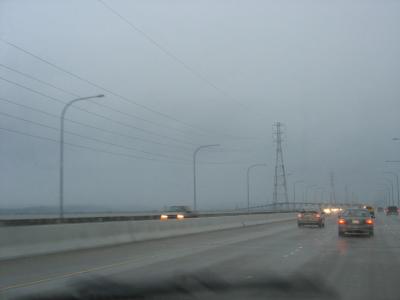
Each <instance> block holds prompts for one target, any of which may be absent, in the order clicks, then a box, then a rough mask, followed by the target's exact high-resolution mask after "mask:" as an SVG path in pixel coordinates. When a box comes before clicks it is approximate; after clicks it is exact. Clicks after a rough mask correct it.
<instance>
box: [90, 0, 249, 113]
mask: <svg viewBox="0 0 400 300" xmlns="http://www.w3.org/2000/svg"><path fill="white" fill-rule="evenodd" d="M97 1H98V2H99V3H101V4H102V5H103V6H104V7H105V8H106V9H107V10H109V11H110V12H111V13H112V14H114V15H115V16H117V17H118V18H119V19H121V20H122V21H123V22H124V23H125V24H127V25H128V26H129V27H130V28H132V29H133V30H134V31H135V32H136V33H139V34H140V35H141V36H142V37H144V38H145V39H146V40H147V41H148V42H150V43H151V44H152V45H153V46H155V47H156V48H158V49H159V50H160V51H161V52H163V53H164V54H165V55H167V56H168V57H169V58H171V59H172V60H173V61H175V62H176V63H178V64H180V65H181V66H182V67H183V68H184V69H186V70H187V71H188V72H190V73H191V74H192V75H194V76H195V77H196V78H197V79H199V80H201V81H202V82H204V83H206V84H207V85H208V86H210V87H212V88H213V89H214V90H216V91H217V92H218V93H220V94H221V95H223V96H224V97H225V98H226V99H228V100H229V101H231V102H234V103H236V104H238V105H240V106H241V107H245V108H249V106H248V105H245V104H244V103H242V102H240V101H238V100H236V99H235V98H233V97H232V96H231V95H230V94H229V93H227V92H226V91H224V90H223V89H221V88H220V87H219V86H218V85H216V84H215V83H214V82H212V81H211V80H209V79H208V78H207V77H205V76H204V75H203V74H201V73H200V72H198V71H197V70H196V69H194V68H193V67H192V66H190V65H189V64H187V63H186V62H185V61H184V60H183V59H181V58H179V57H178V56H177V55H176V54H174V53H173V52H172V51H171V50H168V49H167V48H166V47H164V46H163V45H161V43H160V42H158V41H156V40H155V39H154V38H153V37H152V36H150V35H149V34H147V33H146V32H144V31H143V30H142V29H140V28H139V27H138V26H136V25H135V24H133V23H132V22H131V21H129V20H128V19H127V18H125V17H124V16H123V15H122V14H121V13H120V12H118V11H117V10H116V9H115V8H113V7H111V6H110V5H108V4H107V3H106V2H104V1H103V0H97Z"/></svg>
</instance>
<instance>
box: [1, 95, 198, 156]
mask: <svg viewBox="0 0 400 300" xmlns="http://www.w3.org/2000/svg"><path fill="white" fill-rule="evenodd" d="M0 101H3V102H6V103H9V104H12V105H15V106H19V107H22V108H24V109H28V110H30V111H34V112H37V113H40V114H43V115H46V116H49V117H52V118H55V119H57V120H59V119H60V116H59V115H56V114H52V113H49V112H47V111H44V110H41V109H38V108H34V107H32V106H28V105H25V104H21V103H18V102H15V101H12V100H10V99H8V98H2V97H0ZM65 121H67V122H69V123H73V124H77V125H79V126H83V127H87V128H90V129H94V130H97V131H100V132H102V133H108V134H111V135H115V136H120V137H123V138H127V139H130V140H134V141H142V142H145V143H149V144H156V145H160V146H164V147H171V148H174V149H181V150H186V151H193V148H191V147H185V146H178V145H172V144H166V143H162V142H158V141H154V140H150V139H146V138H142V137H138V136H132V135H127V134H123V133H119V132H116V131H114V130H109V129H105V128H100V127H97V126H93V125H90V124H87V123H84V122H80V121H75V120H71V119H68V118H65Z"/></svg>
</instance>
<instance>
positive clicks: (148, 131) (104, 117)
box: [0, 76, 197, 146]
mask: <svg viewBox="0 0 400 300" xmlns="http://www.w3.org/2000/svg"><path fill="white" fill-rule="evenodd" d="M0 80H3V81H5V82H8V83H10V84H12V85H15V86H17V87H19V88H22V89H25V90H27V91H30V92H32V93H35V94H37V95H40V96H42V97H45V98H47V99H50V100H52V101H55V102H58V103H60V104H62V105H65V104H66V103H65V102H64V101H62V100H61V99H58V98H56V97H53V96H50V95H47V94H45V93H42V92H40V91H37V90H35V89H32V88H30V87H27V86H25V85H22V84H20V83H17V82H15V81H12V80H9V79H7V78H4V77H1V76H0ZM73 108H74V109H76V110H80V111H82V112H85V113H87V114H90V115H93V116H95V117H98V118H101V119H103V120H107V121H109V122H112V123H115V124H118V125H120V126H124V127H128V128H132V129H135V130H138V131H142V132H144V133H147V134H151V135H155V136H158V137H162V138H165V139H169V140H172V141H175V142H179V143H183V144H188V145H192V146H196V145H197V144H195V143H193V142H188V141H186V140H181V139H177V138H173V137H170V136H167V135H163V134H159V133H156V132H153V131H151V130H147V129H144V128H141V127H138V126H134V125H131V124H127V123H125V122H121V121H118V120H114V119H112V118H110V117H107V116H105V115H102V114H99V113H95V112H91V111H89V110H87V109H84V108H81V107H78V106H73Z"/></svg>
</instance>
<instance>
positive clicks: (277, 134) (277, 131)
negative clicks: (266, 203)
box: [273, 122, 289, 204]
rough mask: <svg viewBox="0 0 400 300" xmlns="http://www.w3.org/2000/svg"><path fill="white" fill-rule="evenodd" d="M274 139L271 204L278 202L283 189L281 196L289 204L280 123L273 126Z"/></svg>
mask: <svg viewBox="0 0 400 300" xmlns="http://www.w3.org/2000/svg"><path fill="white" fill-rule="evenodd" d="M274 139H275V143H276V157H275V176H274V193H273V203H274V204H276V203H278V202H279V199H278V198H279V197H278V196H279V191H278V190H279V189H280V187H283V196H284V201H285V202H286V203H288V202H289V197H288V190H287V181H286V171H285V165H284V163H283V151H282V123H280V122H276V123H275V124H274Z"/></svg>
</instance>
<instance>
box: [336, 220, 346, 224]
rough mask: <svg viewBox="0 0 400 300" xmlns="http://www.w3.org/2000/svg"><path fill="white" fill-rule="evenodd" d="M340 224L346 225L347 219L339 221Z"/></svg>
mask: <svg viewBox="0 0 400 300" xmlns="http://www.w3.org/2000/svg"><path fill="white" fill-rule="evenodd" d="M338 223H339V224H346V220H345V219H339V221H338Z"/></svg>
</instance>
